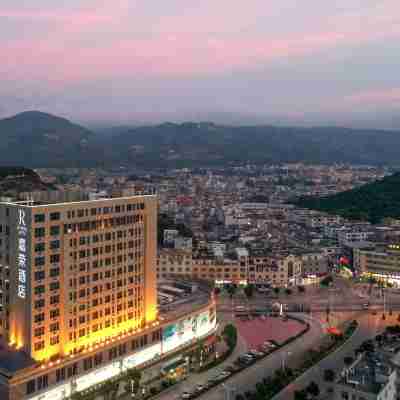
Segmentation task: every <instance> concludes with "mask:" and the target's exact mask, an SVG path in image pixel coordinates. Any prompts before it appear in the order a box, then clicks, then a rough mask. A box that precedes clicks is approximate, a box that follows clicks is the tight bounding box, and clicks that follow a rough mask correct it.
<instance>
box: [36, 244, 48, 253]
mask: <svg viewBox="0 0 400 400" xmlns="http://www.w3.org/2000/svg"><path fill="white" fill-rule="evenodd" d="M45 248H46V244H45V243H36V244H35V251H36V252H41V251H44V250H45Z"/></svg>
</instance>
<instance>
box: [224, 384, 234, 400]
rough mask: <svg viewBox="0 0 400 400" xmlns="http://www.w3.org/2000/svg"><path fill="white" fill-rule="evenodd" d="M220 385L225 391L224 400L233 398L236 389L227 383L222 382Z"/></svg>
mask: <svg viewBox="0 0 400 400" xmlns="http://www.w3.org/2000/svg"><path fill="white" fill-rule="evenodd" d="M222 387H223V388H224V392H225V400H231V399H233V395H234V394H235V391H236V389H235V388H234V387H233V386H229V385H228V384H227V383H223V384H222Z"/></svg>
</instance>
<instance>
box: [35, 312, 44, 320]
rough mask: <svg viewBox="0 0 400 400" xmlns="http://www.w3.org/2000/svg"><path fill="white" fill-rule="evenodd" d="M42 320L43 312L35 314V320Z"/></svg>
mask: <svg viewBox="0 0 400 400" xmlns="http://www.w3.org/2000/svg"><path fill="white" fill-rule="evenodd" d="M42 321H44V313H40V314H36V315H35V322H42Z"/></svg>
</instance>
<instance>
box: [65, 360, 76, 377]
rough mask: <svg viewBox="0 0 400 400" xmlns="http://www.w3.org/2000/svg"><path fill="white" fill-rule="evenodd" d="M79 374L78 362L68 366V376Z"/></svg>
mask: <svg viewBox="0 0 400 400" xmlns="http://www.w3.org/2000/svg"><path fill="white" fill-rule="evenodd" d="M77 374H78V364H77V363H75V364H73V365H72V366H71V367H68V369H67V376H68V378H71V376H75V375H77Z"/></svg>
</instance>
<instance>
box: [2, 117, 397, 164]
mask: <svg viewBox="0 0 400 400" xmlns="http://www.w3.org/2000/svg"><path fill="white" fill-rule="evenodd" d="M399 146H400V132H399V131H386V130H376V129H362V130H361V129H360V130H355V129H348V128H341V127H312V128H303V127H302V128H300V127H277V126H268V125H257V126H225V125H217V124H214V123H209V122H201V123H197V122H186V123H180V124H176V123H168V122H167V123H163V124H159V125H153V126H140V127H129V126H124V127H119V128H118V127H117V128H113V129H108V130H104V129H103V130H98V131H97V130H95V131H92V130H89V129H87V128H85V127H83V126H80V125H78V124H75V123H73V122H71V121H69V120H67V119H64V118H60V117H57V116H54V115H50V114H46V113H42V112H38V111H28V112H23V113H20V114H17V115H15V116H13V117H11V118H6V119H1V120H0V158H1V161H0V163H1V164H2V165H24V166H27V167H34V168H37V167H88V166H111V165H116V164H117V165H132V166H138V167H143V168H163V167H172V168H179V167H184V166H187V167H192V166H207V165H224V164H229V163H243V162H247V161H251V162H259V163H261V162H265V163H268V162H271V163H280V162H307V163H334V162H345V163H354V164H392V165H393V164H398V148H399Z"/></svg>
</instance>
